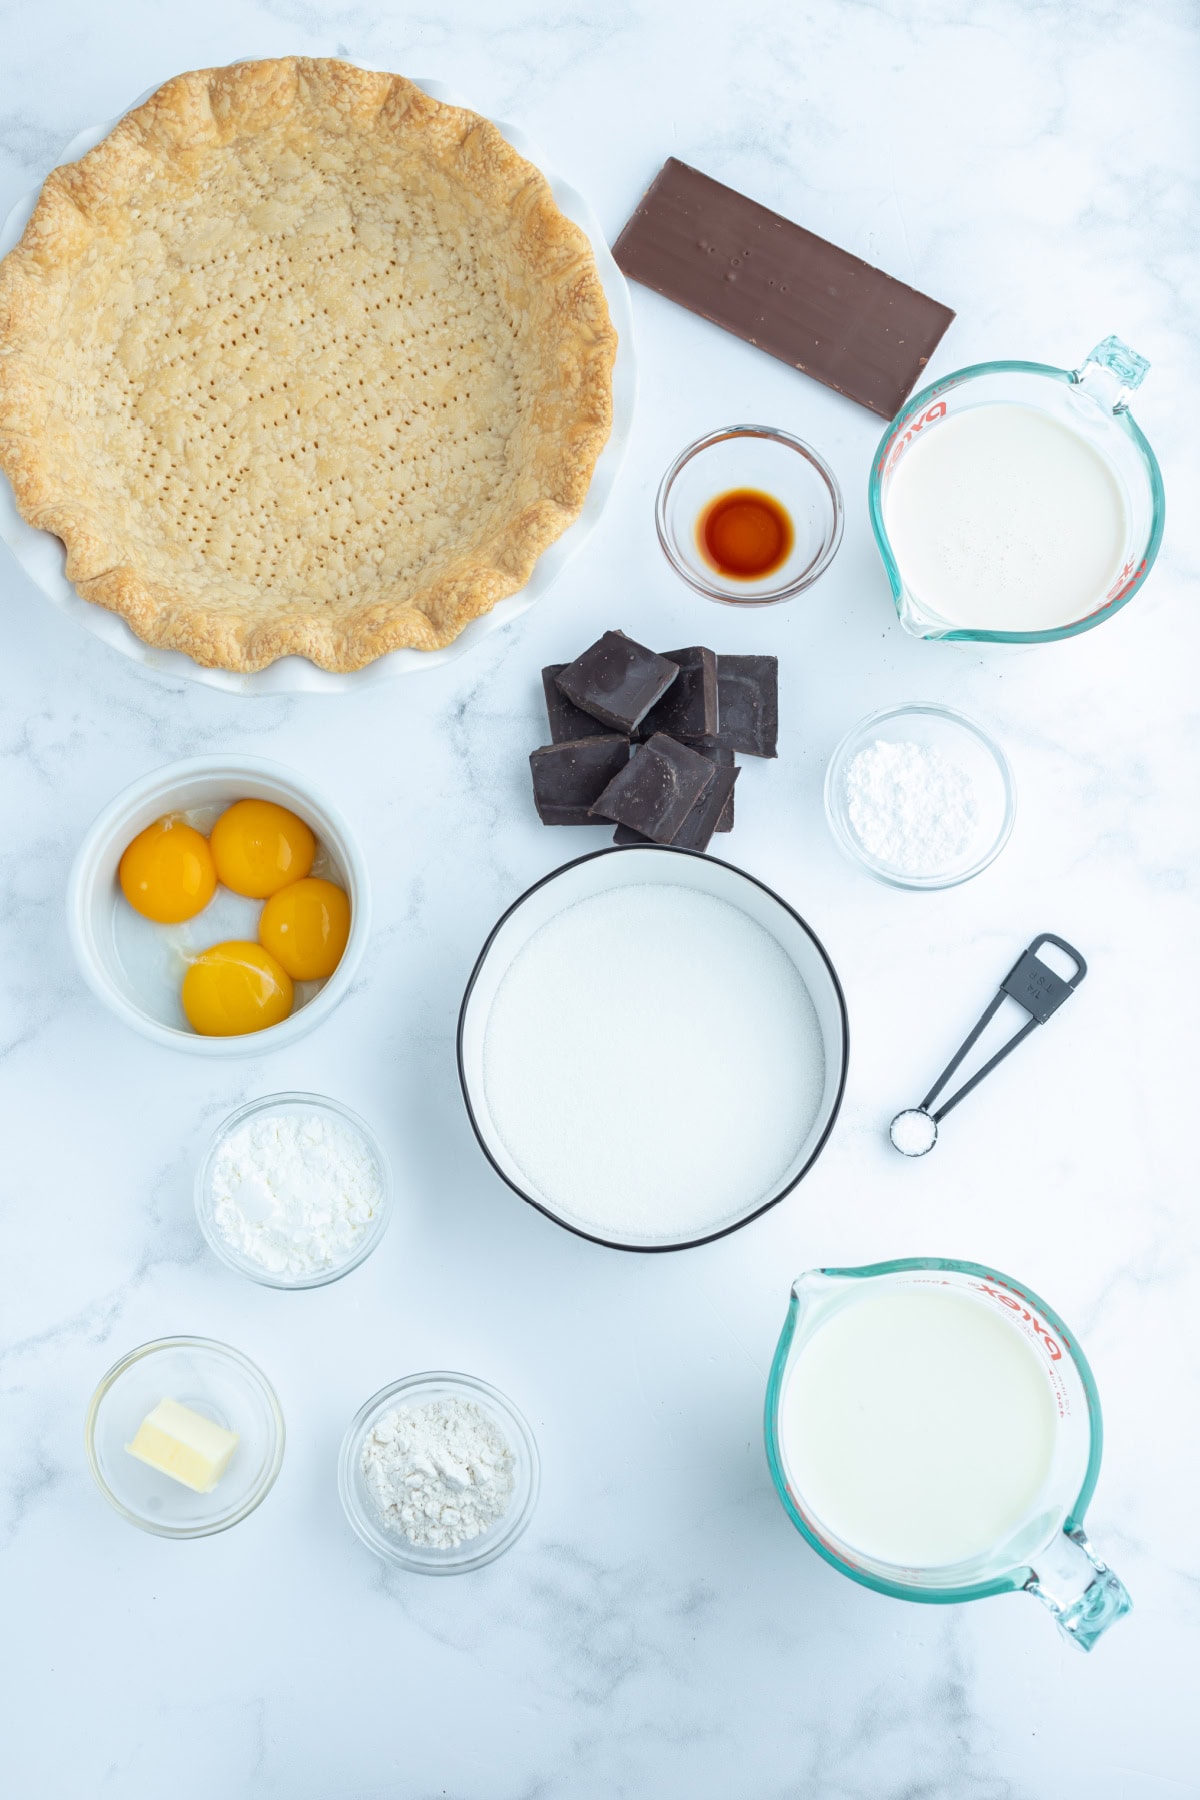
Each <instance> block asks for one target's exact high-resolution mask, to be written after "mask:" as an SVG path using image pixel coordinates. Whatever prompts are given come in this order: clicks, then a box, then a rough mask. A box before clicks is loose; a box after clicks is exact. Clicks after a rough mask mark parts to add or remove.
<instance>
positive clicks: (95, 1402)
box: [84, 1333, 287, 1538]
mask: <svg viewBox="0 0 1200 1800" xmlns="http://www.w3.org/2000/svg"><path fill="white" fill-rule="evenodd" d="M180 1349H187V1350H203V1351H205V1352H207V1353H209V1354H216V1355H217V1356H223V1357H226V1358H227V1359H228V1360H229V1361H230V1362H232V1363H236V1364H238V1365H239V1367H240V1368H241V1369H242V1370H243V1371H244V1372H245V1373H246V1374H248V1375H249V1377H250V1379H251V1381H252V1382H253V1383H254V1384H255V1386H256V1387H257V1388H258V1389H259V1392H260V1393H261V1395H262V1397H263V1399H264V1400H265V1401H266V1403H267V1411H268V1413H269V1414H270V1417H271V1421H272V1423H273V1425H274V1428H275V1448H274V1453H273V1455H272V1457H271V1459H270V1462H269V1464H268V1466H267V1468H266V1471H265V1472H264V1474H263V1476H262V1478H261V1480H260V1481H259V1483H258V1485H257V1487H255V1488H254V1489H253V1490H252V1491H251V1492H250V1494H249V1495H248V1496H247V1497H246V1499H245V1500H244V1501H243V1502H242V1504H241V1506H239V1507H238V1508H237V1509H236V1510H235V1511H234V1512H231V1513H229V1514H228V1515H221V1516H219V1517H218V1518H217V1519H215V1520H214V1521H213V1522H212V1523H211V1524H204V1525H166V1524H158V1523H154V1522H152V1521H151V1520H149V1519H146V1518H144V1517H143V1516H142V1514H141V1513H137V1512H134V1511H133V1510H132V1508H130V1507H128V1506H126V1504H125V1502H124V1501H123V1500H119V1499H118V1498H117V1496H116V1494H114V1493H113V1490H112V1489H111V1487H109V1485H108V1482H107V1481H106V1480H105V1479H104V1476H103V1474H102V1473H101V1469H100V1462H99V1458H98V1456H97V1453H96V1421H97V1419H98V1417H99V1413H100V1408H101V1406H102V1404H103V1402H104V1401H105V1399H106V1398H107V1396H108V1395H109V1394H110V1393H111V1392H112V1390H113V1388H114V1387H115V1386H116V1384H117V1382H118V1381H119V1380H120V1379H121V1377H122V1376H123V1375H124V1374H125V1373H126V1371H127V1370H128V1369H131V1368H132V1367H133V1366H134V1364H135V1363H139V1362H141V1361H142V1360H143V1358H145V1357H148V1356H154V1355H157V1354H158V1353H160V1352H162V1351H164V1350H180ZM286 1442H287V1428H286V1426H285V1425H284V1422H283V1411H282V1409H281V1407H280V1405H279V1396H278V1395H277V1394H276V1392H275V1389H274V1388H273V1387H272V1385H271V1383H270V1382H269V1381H268V1380H267V1377H266V1376H265V1375H264V1374H263V1372H262V1370H261V1369H260V1368H259V1366H258V1364H257V1363H256V1362H252V1361H251V1360H250V1358H249V1357H248V1356H247V1355H245V1353H244V1352H243V1351H241V1350H238V1349H235V1347H234V1346H233V1345H232V1344H225V1343H222V1342H221V1340H220V1339H219V1338H208V1337H195V1336H191V1335H189V1334H187V1333H181V1334H178V1335H176V1336H173V1337H164V1338H151V1339H150V1340H149V1342H147V1343H145V1344H138V1345H137V1346H136V1347H135V1348H134V1349H132V1350H129V1351H127V1352H126V1354H125V1355H124V1356H122V1357H120V1358H119V1359H118V1361H116V1362H115V1363H114V1364H113V1365H112V1367H111V1368H110V1369H109V1370H108V1371H107V1373H106V1374H104V1375H102V1376H101V1378H100V1380H99V1382H98V1383H97V1384H96V1389H95V1392H94V1393H93V1394H92V1397H91V1399H90V1400H89V1402H88V1410H87V1419H86V1420H85V1422H84V1447H85V1449H86V1451H87V1459H88V1468H89V1469H90V1470H91V1473H92V1479H93V1481H94V1482H95V1483H96V1486H97V1487H98V1488H99V1489H100V1492H101V1493H102V1494H103V1496H104V1498H105V1499H106V1500H107V1501H108V1503H109V1505H110V1506H111V1507H112V1508H113V1509H114V1511H116V1512H118V1513H120V1515H121V1517H122V1518H123V1519H128V1521H129V1523H130V1524H131V1525H136V1526H137V1527H138V1529H139V1530H140V1531H148V1532H150V1533H151V1534H152V1535H153V1536H154V1537H165V1538H200V1537H216V1535H217V1534H218V1532H222V1531H228V1530H229V1529H230V1527H231V1526H233V1525H240V1523H241V1521H242V1520H243V1519H245V1518H248V1517H249V1516H250V1514H251V1513H252V1512H254V1511H256V1510H257V1508H258V1507H260V1506H261V1505H262V1503H263V1501H264V1500H265V1499H266V1497H267V1495H268V1494H269V1493H270V1491H271V1489H272V1488H273V1487H274V1486H275V1482H276V1480H277V1479H278V1476H279V1471H280V1469H281V1468H282V1467H283V1453H284V1448H285V1446H286Z"/></svg>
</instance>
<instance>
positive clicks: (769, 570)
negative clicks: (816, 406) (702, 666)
mask: <svg viewBox="0 0 1200 1800" xmlns="http://www.w3.org/2000/svg"><path fill="white" fill-rule="evenodd" d="M654 518H655V524H656V526H657V528H658V541H659V543H660V544H661V545H662V548H663V554H664V555H665V556H666V559H667V561H668V562H669V563H670V565H671V567H672V568H673V569H674V571H675V573H676V574H677V575H679V576H682V578H683V580H684V581H686V582H687V584H688V586H689V587H691V588H694V589H695V591H696V592H697V593H698V594H703V595H704V596H705V597H706V599H709V600H722V601H724V602H726V603H727V604H733V605H737V606H768V605H771V604H773V603H774V602H775V601H777V600H791V599H793V598H794V596H795V595H796V594H802V593H803V592H804V590H805V589H806V588H810V587H811V586H812V584H813V582H814V581H816V580H817V579H818V578H819V577H820V576H821V575H823V574H824V573H825V571H826V569H827V568H828V567H829V565H830V563H831V562H832V561H833V559H834V557H835V556H836V555H837V550H838V545H839V544H840V543H841V541H842V521H843V513H842V491H841V489H840V487H839V486H838V483H837V477H836V476H835V475H834V473H833V470H832V469H831V468H830V467H829V465H828V463H827V462H825V460H824V458H823V457H821V456H819V455H818V454H817V452H816V451H815V450H814V449H813V447H812V445H811V444H806V443H804V441H803V440H802V439H801V438H798V437H793V436H792V435H791V434H790V433H789V432H786V431H779V430H777V429H776V428H775V427H774V426H771V425H728V426H726V427H724V429H722V430H721V431H711V432H709V433H708V435H707V437H702V438H699V439H697V441H696V442H695V443H694V444H689V445H688V447H687V449H686V450H683V451H681V452H680V454H679V455H678V456H677V457H676V458H675V461H674V462H673V463H672V464H671V466H670V468H669V469H668V470H667V472H666V474H665V475H664V476H663V479H662V484H661V486H660V487H659V490H658V499H657V501H656V503H655V509H654Z"/></svg>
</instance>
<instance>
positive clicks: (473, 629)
mask: <svg viewBox="0 0 1200 1800" xmlns="http://www.w3.org/2000/svg"><path fill="white" fill-rule="evenodd" d="M239 60H244V59H239ZM344 60H347V61H348V60H350V59H349V58H347V59H344ZM359 66H360V67H362V68H378V67H379V65H378V64H373V63H362V64H360V65H359ZM164 79H165V77H164ZM156 85H157V84H156ZM415 85H416V86H417V87H419V88H421V89H422V90H423V92H425V93H426V94H428V95H429V96H430V98H431V99H433V100H441V101H443V102H444V103H445V104H446V105H448V106H468V105H469V102H468V101H466V100H464V99H463V98H462V96H461V95H459V94H456V93H454V92H453V91H452V90H451V89H450V88H447V87H445V86H444V85H443V84H442V83H441V82H438V81H424V80H416V82H415ZM154 91H155V89H154V88H147V89H146V91H145V93H143V94H139V95H138V97H137V99H136V100H134V101H133V102H132V103H131V105H130V107H128V108H127V109H126V110H127V111H132V110H133V107H135V106H140V105H141V104H142V102H143V101H144V100H147V99H148V98H149V97H150V95H151V94H152V93H154ZM476 110H477V109H476ZM121 116H122V117H123V116H124V115H123V114H122V115H121ZM117 122H118V121H117V120H116V119H109V120H108V121H107V123H105V124H103V125H92V126H89V127H88V128H87V129H86V130H84V131H80V132H78V133H77V134H76V135H75V137H73V138H72V139H71V141H70V143H69V144H67V145H66V147H65V148H64V150H63V151H62V153H61V155H60V156H59V157H58V158H57V162H59V163H63V162H74V161H76V160H77V159H78V158H79V157H81V156H83V155H84V154H85V152H86V151H88V150H91V149H92V148H93V147H94V146H95V145H96V144H98V143H99V142H100V140H101V138H104V137H107V135H108V133H109V132H110V131H111V130H112V128H113V126H114V125H115V124H117ZM493 123H494V124H495V126H496V128H497V130H498V131H500V132H502V133H503V135H504V137H505V138H507V140H508V142H509V143H510V144H511V145H512V147H513V149H514V150H516V151H518V152H519V154H520V155H522V156H524V157H527V158H528V160H529V161H530V162H532V163H534V164H536V166H537V167H538V168H539V169H540V170H541V171H542V173H543V174H544V175H545V177H546V179H547V181H548V182H549V183H550V187H551V191H552V192H553V195H554V198H555V201H556V202H557V204H558V206H559V207H560V208H561V210H562V211H563V212H564V213H565V214H566V216H567V217H568V218H569V219H572V220H574V222H575V224H576V225H578V226H579V227H580V229H581V230H582V231H584V232H586V234H587V236H588V238H589V240H590V242H591V245H592V249H593V251H594V253H595V257H596V267H597V270H598V271H599V275H600V280H601V282H602V284H603V287H604V292H605V296H606V298H607V300H608V309H609V312H610V314H611V316H612V321H613V324H614V325H615V326H616V329H617V337H618V344H617V358H616V363H615V365H614V368H613V424H612V433H611V435H610V437H609V440H608V443H607V444H606V445H605V447H604V450H603V451H602V453H601V456H600V460H599V462H598V463H597V465H596V472H595V474H594V475H593V477H592V485H591V487H590V488H589V490H588V496H587V499H586V500H585V502H584V505H583V510H582V512H581V513H580V515H579V517H578V518H577V519H576V520H575V523H574V524H573V525H571V526H570V527H569V528H568V529H567V530H566V531H565V532H564V533H563V535H562V537H561V538H559V539H558V541H557V543H554V544H551V546H550V548H549V549H548V550H546V551H544V552H543V553H542V555H541V556H540V557H539V558H538V562H537V566H536V568H535V569H534V571H533V574H532V576H531V577H530V579H529V581H528V582H527V583H526V584H525V586H524V587H523V588H522V589H521V590H520V591H519V592H518V593H516V594H510V595H509V596H508V598H507V599H506V600H501V601H499V602H498V604H497V605H496V606H494V607H493V608H492V610H491V612H490V613H486V614H485V615H484V616H483V617H482V618H479V619H473V620H472V621H471V623H470V624H469V625H468V626H467V627H466V629H465V630H464V631H462V632H460V634H459V636H458V637H457V638H455V640H454V642H453V643H452V644H447V645H446V647H445V649H444V650H393V651H391V652H390V653H389V654H388V655H387V656H381V657H379V658H378V660H377V661H375V662H373V663H369V664H368V665H367V667H366V668H365V669H356V670H354V671H352V672H350V673H344V674H339V673H336V672H335V671H333V670H330V669H318V668H317V667H316V665H315V664H314V663H310V662H308V661H306V659H305V658H304V657H301V656H285V657H281V658H280V659H279V661H278V662H274V663H272V664H271V665H270V667H269V668H266V669H260V670H259V671H257V673H255V674H237V673H234V672H233V671H232V670H229V669H205V668H202V667H201V666H200V664H199V663H195V662H193V661H192V659H191V657H190V656H185V655H184V654H183V652H182V651H179V650H160V649H156V648H155V647H154V646H153V645H151V644H144V643H143V642H142V640H141V638H139V637H138V636H137V635H136V633H134V632H133V631H132V630H131V629H130V628H129V626H128V625H127V624H126V623H125V620H124V619H122V618H121V617H120V616H119V615H118V614H116V613H111V612H108V611H107V610H106V609H105V608H104V607H102V606H95V605H93V604H92V603H91V602H90V601H88V600H84V599H82V598H81V597H80V596H79V595H78V594H77V593H76V592H75V589H74V588H73V587H72V585H71V583H70V582H69V581H68V580H67V577H66V575H65V573H64V557H63V549H62V545H61V544H60V542H59V540H58V539H57V538H56V537H53V536H52V535H51V534H50V533H49V532H46V531H39V530H38V529H37V528H36V527H35V526H33V525H29V524H27V523H26V521H25V520H24V519H23V518H22V517H21V515H20V513H19V512H18V511H17V508H16V504H15V502H14V500H13V494H12V489H11V487H10V486H9V484H8V482H7V481H6V480H4V479H3V477H2V476H0V538H3V540H4V542H5V543H6V544H7V545H8V547H9V549H10V550H11V551H12V553H13V555H14V556H15V557H16V559H17V561H18V562H19V563H20V565H21V567H22V568H23V569H24V571H25V573H26V574H27V575H28V576H29V578H30V580H31V581H32V582H33V583H34V585H35V587H38V588H40V589H41V591H42V593H43V594H45V596H46V598H47V599H48V600H52V601H53V602H54V604H55V605H56V606H58V607H60V608H61V609H62V610H63V611H64V612H67V613H69V614H70V615H71V616H72V617H73V618H75V619H77V620H78V621H79V623H80V624H81V625H83V626H85V627H86V628H87V630H88V631H90V632H91V633H92V635H93V636H94V637H98V638H100V639H101V640H102V641H103V642H104V643H106V644H108V645H109V646H110V648H112V649H114V650H119V651H120V652H121V654H122V655H123V656H128V657H129V658H130V659H131V660H132V661H133V662H138V663H141V664H142V665H143V667H145V668H148V669H154V670H157V671H158V672H159V673H160V674H162V675H167V676H170V677H172V678H174V679H178V678H183V679H185V680H188V681H198V682H200V683H202V684H203V685H204V686H205V687H213V688H220V689H222V690H223V691H224V692H226V693H233V694H250V695H255V694H298V693H309V694H337V693H345V692H346V691H347V690H349V689H357V688H361V687H363V686H365V685H367V684H368V683H370V684H373V685H374V684H377V683H380V682H384V681H390V680H391V679H392V678H393V677H394V676H397V675H412V674H415V673H417V672H418V671H420V670H422V669H434V668H438V667H439V666H440V665H441V664H443V663H447V662H451V661H452V660H453V659H454V658H456V657H459V656H464V655H466V653H467V652H468V651H470V650H472V649H474V648H475V646H476V645H477V644H479V643H480V642H481V640H482V639H483V638H485V637H486V636H487V635H488V634H489V633H490V632H493V631H497V630H499V629H500V627H501V626H503V625H508V624H510V623H511V621H512V620H513V619H516V618H519V617H520V615H521V614H522V613H523V612H526V611H527V610H528V608H529V607H531V606H532V605H533V604H534V602H535V601H537V600H540V599H541V598H542V596H543V594H545V593H546V592H547V591H548V590H549V588H550V587H551V585H552V584H553V583H554V582H555V581H556V580H557V578H558V576H559V575H560V574H561V573H562V571H563V569H564V568H565V566H566V564H567V563H568V562H569V561H570V559H571V558H572V557H573V556H574V555H575V553H576V551H577V550H579V549H580V548H581V547H582V546H583V544H584V543H585V542H586V541H587V539H588V537H589V536H590V535H591V533H592V531H593V530H594V529H595V527H596V525H597V523H598V522H599V518H600V515H601V513H602V512H603V511H604V508H605V505H606V504H607V501H608V497H609V495H610V493H611V492H612V488H613V484H614V482H615V480H616V477H617V473H618V471H619V469H620V467H621V463H622V461H623V460H624V456H625V450H626V447H627V445H628V442H629V435H630V431H631V429H632V426H633V409H634V399H635V394H636V385H637V380H636V372H635V364H634V352H633V313H632V309H631V307H630V304H629V289H628V288H627V287H626V285H625V278H624V276H623V275H622V274H621V271H620V270H619V269H618V267H617V265H616V263H615V262H614V261H613V258H612V254H611V252H610V251H609V248H608V244H607V242H606V241H605V238H604V234H603V232H602V230H601V228H600V225H599V222H598V220H597V219H596V216H595V214H594V213H593V212H592V210H591V207H590V206H589V205H588V203H587V201H586V200H585V199H584V198H583V196H582V194H580V193H579V192H578V190H577V189H575V188H573V187H572V186H571V185H570V184H569V183H568V182H565V181H563V180H561V178H560V177H559V176H557V175H555V174H554V173H553V172H552V171H551V170H550V169H549V168H548V166H547V164H546V161H545V158H544V157H543V156H542V154H541V152H540V151H539V150H538V149H537V147H536V145H534V144H533V143H531V141H530V139H529V138H528V137H527V136H526V135H525V133H524V132H523V131H520V130H519V129H518V128H517V127H516V126H513V125H507V124H505V123H504V122H503V121H502V120H499V119H497V120H493ZM47 173H49V171H47ZM40 193H41V183H40V182H39V183H38V185H37V187H35V188H33V189H32V190H31V191H30V192H29V193H27V194H25V195H24V196H23V197H22V198H21V199H20V200H18V201H17V203H16V205H15V206H14V207H13V208H12V210H11V211H10V212H9V214H8V216H7V218H6V219H5V220H4V223H3V225H2V226H0V257H2V256H5V255H7V253H8V252H9V251H10V250H11V249H12V248H13V246H14V245H15V244H16V243H17V242H18V240H19V238H20V236H21V233H22V232H23V231H24V229H25V226H26V224H27V223H28V221H29V217H30V214H31V213H32V212H33V209H34V206H35V205H36V204H37V198H38V195H39V194H40Z"/></svg>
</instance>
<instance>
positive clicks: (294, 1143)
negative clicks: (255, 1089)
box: [196, 1093, 392, 1288]
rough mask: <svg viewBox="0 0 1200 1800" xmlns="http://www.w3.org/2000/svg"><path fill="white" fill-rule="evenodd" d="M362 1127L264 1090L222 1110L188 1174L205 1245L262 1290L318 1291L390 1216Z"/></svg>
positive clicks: (352, 1264)
mask: <svg viewBox="0 0 1200 1800" xmlns="http://www.w3.org/2000/svg"><path fill="white" fill-rule="evenodd" d="M391 1206H392V1180H391V1172H390V1169H389V1166H388V1160H387V1157H386V1155H385V1154H384V1151H383V1147H382V1146H381V1144H380V1142H379V1140H378V1138H377V1137H376V1136H375V1134H374V1132H373V1131H372V1130H371V1128H370V1127H369V1126H368V1125H367V1124H366V1123H365V1122H364V1121H363V1120H362V1119H360V1118H359V1117H358V1115H357V1114H356V1113H353V1112H351V1111H350V1109H349V1107H347V1106H342V1105H340V1104H339V1103H338V1101H336V1100H330V1099H327V1098H326V1097H325V1096H324V1095H321V1094H302V1093H287V1094H268V1095H267V1096H266V1097H265V1098H263V1099H261V1100H253V1101H251V1102H250V1104H249V1105H248V1106H242V1107H239V1108H238V1110H237V1112H235V1113H231V1114H230V1116H229V1118H227V1119H226V1120H225V1121H224V1123H223V1124H222V1125H221V1126H219V1127H218V1129H217V1131H216V1132H215V1133H214V1134H213V1137H212V1140H211V1142H210V1144H209V1147H208V1151H207V1154H206V1155H205V1157H204V1160H203V1162H202V1163H201V1165H200V1168H199V1170H198V1171H197V1174H196V1217H197V1219H198V1220H199V1224H200V1229H201V1231H202V1232H203V1234H204V1238H205V1241H206V1243H207V1244H208V1247H209V1249H210V1250H212V1252H213V1253H214V1255H216V1256H218V1257H220V1259H221V1261H222V1262H223V1263H225V1264H226V1265H227V1266H228V1267H229V1268H231V1269H235V1270H236V1271H237V1273H238V1274H239V1275H245V1276H248V1277H249V1279H250V1280H251V1281H258V1282H261V1283H262V1284H263V1285H264V1286H265V1287H275V1288H312V1287H324V1286H325V1284H326V1283H327V1282H330V1281H338V1280H340V1278H341V1277H342V1276H343V1275H348V1274H349V1273H350V1271H351V1269H356V1268H357V1267H358V1265H359V1264H360V1263H361V1262H363V1261H365V1259H366V1258H367V1257H368V1256H369V1255H370V1254H371V1252H372V1250H374V1248H375V1246H376V1244H378V1242H379V1240H380V1238H381V1237H382V1236H383V1234H384V1232H385V1231H386V1229H387V1225H388V1220H389V1219H390V1217H391Z"/></svg>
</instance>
